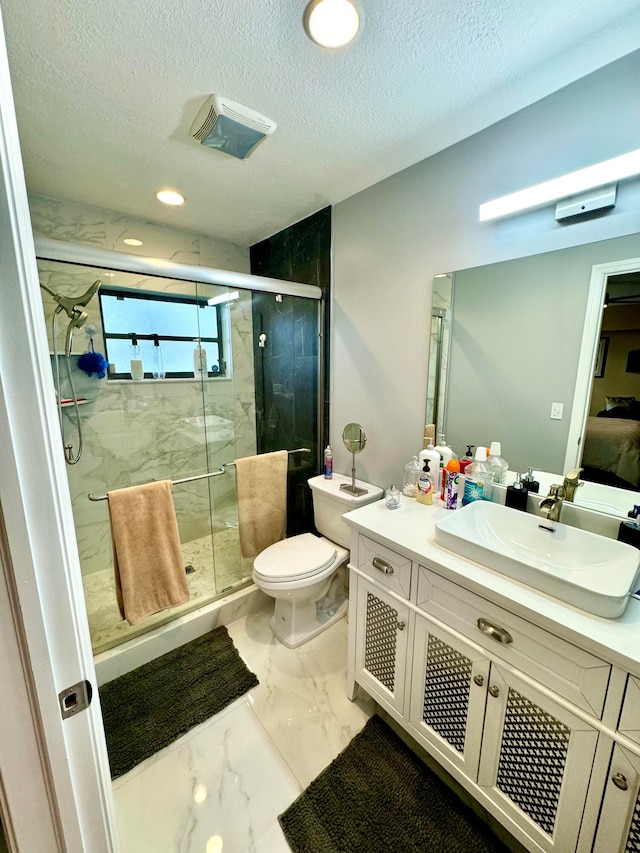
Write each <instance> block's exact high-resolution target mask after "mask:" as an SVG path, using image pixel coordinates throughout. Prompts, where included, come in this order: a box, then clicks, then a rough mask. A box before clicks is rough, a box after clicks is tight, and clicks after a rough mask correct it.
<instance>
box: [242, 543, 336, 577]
mask: <svg viewBox="0 0 640 853" xmlns="http://www.w3.org/2000/svg"><path fill="white" fill-rule="evenodd" d="M336 554H337V551H336V549H335V548H334V547H332V546H331V545H330V544H329V543H328V542H326V541H325V540H324V539H320V538H319V537H318V536H314V535H313V533H301V534H300V535H299V536H292V537H291V539H282V540H281V541H280V542H276V543H275V545H270V546H269V547H268V548H265V550H264V551H263V552H262V553H261V554H258V556H257V557H256V558H255V560H254V561H253V568H254V571H255V572H256V573H257V574H258V575H260V576H262V577H263V578H265V580H270V581H287V580H299V579H301V578H308V577H311V576H312V575H315V574H317V573H319V572H321V571H323V570H324V569H326V568H327V566H330V565H331V563H332V562H333V561H334V560H335V558H336Z"/></svg>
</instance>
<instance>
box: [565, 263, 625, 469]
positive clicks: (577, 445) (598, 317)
mask: <svg viewBox="0 0 640 853" xmlns="http://www.w3.org/2000/svg"><path fill="white" fill-rule="evenodd" d="M638 270H640V258H628V259H627V260H623V261H609V262H608V263H606V264H596V265H595V266H593V267H592V268H591V282H590V284H589V296H588V298H587V308H586V312H585V319H584V330H583V333H582V344H581V346H580V357H579V359H578V371H577V373H576V389H575V393H574V395H573V407H572V409H571V420H570V422H569V436H568V438H567V452H566V456H565V461H564V470H563V471H561V472H560V473H561V474H564V473H567V471H571V470H572V469H573V468H576V467H577V466H578V465H579V463H580V459H581V458H582V446H583V442H584V433H585V429H586V425H587V416H588V414H589V403H590V402H591V386H592V383H593V370H594V367H595V363H596V353H597V350H598V340H599V338H600V328H601V326H602V311H603V305H604V299H605V296H606V291H607V278H608V277H609V276H610V275H619V274H621V273H628V272H636V271H638Z"/></svg>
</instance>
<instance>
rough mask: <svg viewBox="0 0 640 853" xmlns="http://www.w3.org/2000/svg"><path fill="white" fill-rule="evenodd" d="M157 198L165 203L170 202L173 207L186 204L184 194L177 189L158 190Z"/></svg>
mask: <svg viewBox="0 0 640 853" xmlns="http://www.w3.org/2000/svg"><path fill="white" fill-rule="evenodd" d="M156 198H157V199H158V201H161V202H162V203H163V204H169V205H171V206H172V207H180V205H181V204H184V196H183V195H182V193H179V192H178V191H177V190H158V192H157V193H156Z"/></svg>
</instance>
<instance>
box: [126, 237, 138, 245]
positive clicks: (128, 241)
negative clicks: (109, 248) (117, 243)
mask: <svg viewBox="0 0 640 853" xmlns="http://www.w3.org/2000/svg"><path fill="white" fill-rule="evenodd" d="M122 242H123V243H126V244H127V246H142V240H136V239H135V237H125V239H124V240H123V241H122Z"/></svg>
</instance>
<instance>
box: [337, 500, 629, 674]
mask: <svg viewBox="0 0 640 853" xmlns="http://www.w3.org/2000/svg"><path fill="white" fill-rule="evenodd" d="M449 513H450V510H445V509H442V507H441V506H440V507H436V506H425V505H424V504H419V503H417V502H416V501H415V500H413V499H412V498H406V497H404V496H403V495H401V496H400V506H399V508H398V509H395V510H389V509H387V508H386V506H385V502H384V500H381V501H378V502H376V503H373V504H369V505H368V506H364V507H361V508H360V509H356V510H352V511H351V512H348V513H347V514H346V515H344V516H343V518H344V520H345V521H346V522H347V523H348V524H349V526H351V527H353V528H354V529H356V530H358V531H360V532H361V533H364V534H366V535H369V536H371V537H372V538H374V539H376V540H377V541H378V542H381V543H382V544H384V545H387V546H388V547H389V548H392V549H394V550H396V551H401V552H403V553H404V554H405V556H407V557H410V558H411V559H412V560H415V561H416V562H419V563H422V564H425V565H427V566H428V565H429V564H432V565H434V566H435V567H436V568H437V570H438V571H439V572H440V573H441V574H442V575H445V576H446V577H448V578H449V579H450V580H452V581H454V582H458V583H460V584H461V585H463V586H465V587H467V588H468V589H470V590H472V591H473V592H475V593H477V594H478V595H485V597H490V598H491V599H492V600H493V601H495V602H496V603H497V604H500V605H501V606H503V607H505V608H506V609H508V610H511V611H512V612H514V613H517V614H518V615H519V616H522V617H523V618H525V619H528V620H529V621H530V622H534V623H535V624H537V625H539V626H540V627H542V628H546V629H548V630H550V631H552V632H553V633H555V634H557V635H558V636H561V637H563V638H564V639H566V640H569V641H570V642H572V643H574V644H575V645H578V646H580V647H581V648H584V649H586V650H587V651H590V652H593V653H594V654H598V655H601V656H604V657H605V659H607V660H608V661H610V662H611V663H613V664H616V665H618V666H621V667H623V668H624V669H629V670H630V671H632V672H633V673H634V674H636V675H640V600H637V599H635V598H631V599H630V600H629V605H628V607H627V609H626V610H625V612H624V614H623V615H622V616H619V617H618V618H617V619H605V618H603V617H600V616H593V615H591V614H590V613H587V612H586V611H584V610H580V609H578V608H577V607H572V606H571V605H570V604H566V603H564V602H562V601H559V600H557V599H555V598H552V597H551V596H549V595H546V594H545V593H542V592H538V591H537V590H535V589H533V588H532V587H529V586H526V585H525V584H523V583H520V582H519V581H515V580H512V579H511V578H508V577H506V576H504V575H501V574H499V573H498V572H496V571H493V570H492V569H489V568H486V567H485V566H482V565H480V564H479V563H474V562H473V561H472V560H468V559H466V558H465V557H460V556H458V555H457V554H454V553H453V552H452V551H448V550H447V549H446V548H443V547H442V546H440V545H438V544H437V543H436V542H435V541H434V529H435V523H436V521H437V520H438V519H439V518H442V517H443V516H445V515H448V514H449ZM488 593H491V595H488Z"/></svg>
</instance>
